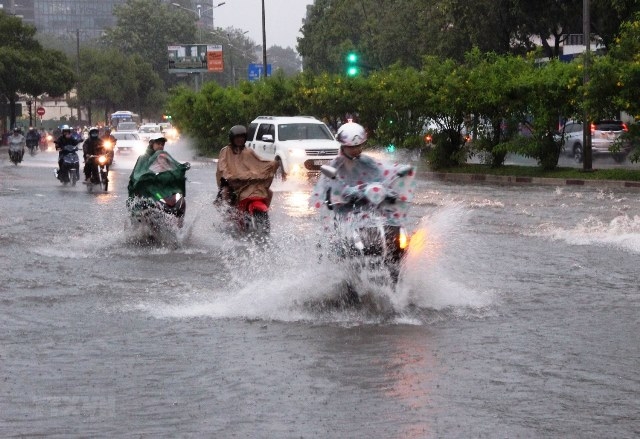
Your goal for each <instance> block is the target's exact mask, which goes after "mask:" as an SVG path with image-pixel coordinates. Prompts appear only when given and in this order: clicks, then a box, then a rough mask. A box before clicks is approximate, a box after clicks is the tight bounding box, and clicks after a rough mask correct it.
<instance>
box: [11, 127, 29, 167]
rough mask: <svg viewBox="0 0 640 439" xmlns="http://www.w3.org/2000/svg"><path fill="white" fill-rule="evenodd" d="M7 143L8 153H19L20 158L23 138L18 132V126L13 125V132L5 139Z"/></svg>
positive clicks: (23, 142)
mask: <svg viewBox="0 0 640 439" xmlns="http://www.w3.org/2000/svg"><path fill="white" fill-rule="evenodd" d="M7 142H8V143H9V154H12V153H13V154H16V153H17V154H20V160H22V157H23V156H24V146H25V138H24V136H23V135H22V133H21V132H20V128H18V127H15V128H14V129H13V133H12V134H11V135H10V136H9V138H8V139H7Z"/></svg>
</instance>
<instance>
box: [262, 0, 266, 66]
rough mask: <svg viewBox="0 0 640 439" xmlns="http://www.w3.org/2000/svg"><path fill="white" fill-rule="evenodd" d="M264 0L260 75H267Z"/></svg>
mask: <svg viewBox="0 0 640 439" xmlns="http://www.w3.org/2000/svg"><path fill="white" fill-rule="evenodd" d="M264 23H265V14H264V0H262V75H263V76H264V77H265V78H266V77H267V30H266V28H265V25H264Z"/></svg>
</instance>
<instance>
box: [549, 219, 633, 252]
mask: <svg viewBox="0 0 640 439" xmlns="http://www.w3.org/2000/svg"><path fill="white" fill-rule="evenodd" d="M537 235H538V236H549V237H551V239H554V240H559V241H565V242H567V243H569V244H573V245H601V246H612V247H615V248H619V249H623V250H626V251H630V252H632V253H640V216H639V215H635V216H633V217H632V216H629V215H619V216H617V217H615V218H613V219H612V220H610V221H606V220H602V219H599V218H596V217H594V216H589V217H587V218H586V219H584V220H583V221H582V222H581V223H579V224H576V225H575V227H573V228H562V227H552V226H549V225H547V226H545V228H544V229H542V230H539V231H538V232H537Z"/></svg>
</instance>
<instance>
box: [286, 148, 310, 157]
mask: <svg viewBox="0 0 640 439" xmlns="http://www.w3.org/2000/svg"><path fill="white" fill-rule="evenodd" d="M289 155H290V156H291V157H304V156H306V155H307V151H305V150H304V149H290V150H289Z"/></svg>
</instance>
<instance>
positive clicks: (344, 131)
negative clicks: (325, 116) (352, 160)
mask: <svg viewBox="0 0 640 439" xmlns="http://www.w3.org/2000/svg"><path fill="white" fill-rule="evenodd" d="M336 140H337V141H338V142H340V144H341V145H342V146H358V145H362V144H363V143H364V142H366V141H367V131H366V130H365V129H364V127H363V126H362V125H360V124H357V123H355V122H349V123H345V124H344V125H342V126H341V127H340V129H338V133H337V134H336Z"/></svg>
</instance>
